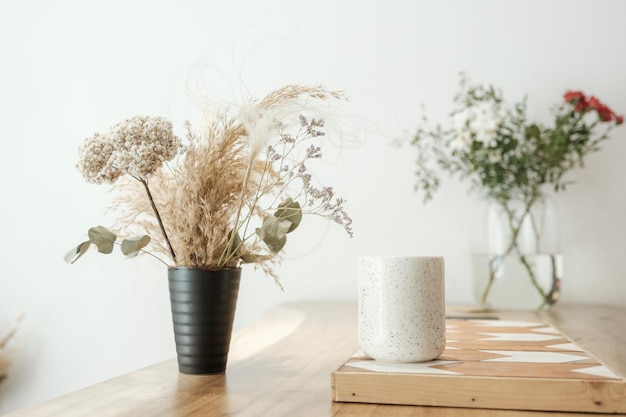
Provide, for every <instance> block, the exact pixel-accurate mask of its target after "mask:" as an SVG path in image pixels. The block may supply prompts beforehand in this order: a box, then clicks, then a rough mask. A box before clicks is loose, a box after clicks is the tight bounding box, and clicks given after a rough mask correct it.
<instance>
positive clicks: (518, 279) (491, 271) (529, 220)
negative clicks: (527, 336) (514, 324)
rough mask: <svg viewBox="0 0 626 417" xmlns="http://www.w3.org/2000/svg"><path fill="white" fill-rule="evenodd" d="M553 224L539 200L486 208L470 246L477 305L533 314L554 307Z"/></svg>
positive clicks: (558, 268)
mask: <svg viewBox="0 0 626 417" xmlns="http://www.w3.org/2000/svg"><path fill="white" fill-rule="evenodd" d="M557 220H558V219H557V216H556V208H555V206H554V204H553V201H552V199H551V198H550V197H549V196H546V195H545V194H538V195H536V196H535V197H533V198H530V199H526V200H523V201H522V200H519V201H518V200H508V201H505V202H498V201H490V202H489V203H488V208H487V209H486V216H485V218H484V219H483V222H482V223H481V224H480V225H478V228H477V229H476V231H475V232H474V238H475V239H474V242H473V254H472V278H473V286H474V296H475V298H476V300H477V301H478V303H479V304H481V305H482V306H484V307H487V308H493V309H516V310H519V309H529V310H539V309H544V308H548V307H549V306H551V305H553V304H554V303H556V302H557V301H558V299H559V296H560V286H561V279H562V275H563V259H562V255H561V253H560V244H559V232H558V222H557Z"/></svg>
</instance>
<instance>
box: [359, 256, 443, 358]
mask: <svg viewBox="0 0 626 417" xmlns="http://www.w3.org/2000/svg"><path fill="white" fill-rule="evenodd" d="M358 271H359V298H358V301H359V322H358V323H359V345H360V347H361V350H362V351H363V353H365V354H366V355H367V356H369V357H371V358H373V359H375V360H378V361H386V362H425V361H429V360H432V359H435V358H437V357H438V356H439V355H441V353H442V352H443V350H444V348H445V344H446V316H445V314H446V312H445V294H444V291H445V289H444V262H443V258H442V257H431V256H429V257H426V256H422V257H412V256H410V257H400V256H397V257H396V256H393V257H388V256H378V257H362V258H360V259H359V268H358Z"/></svg>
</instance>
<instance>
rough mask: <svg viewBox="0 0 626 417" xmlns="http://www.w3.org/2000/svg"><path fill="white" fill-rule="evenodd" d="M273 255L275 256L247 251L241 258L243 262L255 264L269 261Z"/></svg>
mask: <svg viewBox="0 0 626 417" xmlns="http://www.w3.org/2000/svg"><path fill="white" fill-rule="evenodd" d="M273 257H274V256H273V255H259V254H257V253H246V254H244V255H243V256H242V257H241V260H242V261H243V263H246V264H255V263H261V262H265V261H269V260H270V259H272V258H273Z"/></svg>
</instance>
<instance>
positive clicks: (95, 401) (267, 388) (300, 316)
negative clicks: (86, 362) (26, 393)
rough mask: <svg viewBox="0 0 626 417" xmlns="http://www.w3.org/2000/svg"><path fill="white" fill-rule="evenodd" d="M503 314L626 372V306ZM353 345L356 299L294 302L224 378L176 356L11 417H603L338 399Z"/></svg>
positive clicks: (241, 343)
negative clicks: (549, 328) (198, 371)
mask: <svg viewBox="0 0 626 417" xmlns="http://www.w3.org/2000/svg"><path fill="white" fill-rule="evenodd" d="M498 315H499V316H501V317H502V318H505V319H519V320H531V319H533V318H535V319H536V318H537V317H540V318H543V319H544V320H546V321H547V322H549V323H551V324H552V325H554V326H556V327H558V328H559V329H561V330H562V331H563V332H565V333H567V334H568V335H569V336H570V337H571V338H572V339H573V340H575V341H576V342H577V343H578V344H579V345H580V346H582V347H583V348H585V349H587V350H588V351H589V352H591V353H592V354H594V355H596V356H597V357H599V358H600V359H601V360H603V361H604V362H605V363H606V364H607V365H608V366H609V367H611V368H612V369H614V370H615V371H617V372H619V373H620V374H621V375H624V374H626V308H624V307H609V306H603V307H599V306H581V305H558V306H556V307H555V308H553V309H552V310H550V311H547V312H541V313H530V312H522V313H519V312H518V313H514V312H503V313H498ZM356 349H357V324H356V305H354V304H351V303H297V304H287V305H283V306H280V307H277V308H274V309H272V310H270V311H269V312H268V313H266V314H265V315H264V317H263V318H262V319H261V320H260V321H258V322H257V323H256V324H254V325H252V326H250V327H248V328H245V329H243V330H241V331H239V332H236V333H235V335H234V336H233V341H232V346H231V355H230V359H229V365H228V369H227V372H226V374H225V375H215V376H190V375H181V374H179V373H178V370H177V365H176V361H175V359H172V360H168V361H165V362H162V363H159V364H156V365H152V366H149V367H147V368H145V369H142V370H139V371H136V372H131V373H129V374H126V375H122V376H120V377H117V378H113V379H111V380H108V381H105V382H102V383H99V384H96V385H93V386H90V387H87V388H84V389H81V390H79V391H76V392H74V393H71V394H68V395H65V396H62V397H60V398H57V399H54V400H51V401H48V402H45V403H43V404H40V405H37V406H34V407H31V408H27V409H24V410H21V411H18V412H16V413H13V414H11V415H10V416H11V417H25V416H29V417H34V416H54V417H57V416H59V417H72V416H132V417H136V416H148V417H151V416H163V417H165V416H286V417H287V416H288V417H297V416H311V417H325V416H337V417H339V416H343V417H347V416H359V417H368V416H371V417H373V416H414V417H417V416H453V417H456V416H459V417H460V416H470V417H471V416H485V417H489V416H505V417H521V416H536V417H539V416H545V417H547V416H552V417H554V416H566V415H569V416H575V417H581V416H592V415H595V416H598V415H597V414H581V413H576V414H564V413H545V412H523V411H501V410H480V409H462V408H440V407H414V406H392V405H376V404H356V403H336V402H333V401H332V398H331V387H330V381H331V379H330V373H331V372H332V371H333V370H334V369H336V368H337V367H338V366H339V365H340V364H341V363H342V362H343V361H344V360H345V359H346V358H347V357H349V356H350V355H351V354H352V353H354V352H355V351H356Z"/></svg>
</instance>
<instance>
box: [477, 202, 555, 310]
mask: <svg viewBox="0 0 626 417" xmlns="http://www.w3.org/2000/svg"><path fill="white" fill-rule="evenodd" d="M537 197H538V194H537V193H533V197H532V198H531V199H530V200H529V201H528V202H527V203H526V207H525V208H524V211H523V213H522V215H521V216H520V218H519V221H518V222H517V224H516V221H515V215H514V213H513V212H512V211H511V210H510V209H509V208H508V206H507V205H506V203H502V204H501V205H502V208H503V209H504V211H505V212H506V214H507V217H508V221H509V228H510V230H511V241H510V242H509V246H508V247H507V249H506V251H505V252H504V254H502V255H496V256H494V257H493V258H492V259H491V260H490V261H489V281H488V282H487V286H486V287H485V290H484V291H483V294H482V297H481V302H482V304H487V298H488V297H489V293H490V292H491V287H492V286H493V283H494V281H495V275H496V272H497V271H498V269H499V268H500V266H501V265H502V263H503V262H504V260H505V259H506V257H507V256H508V255H510V254H511V253H512V252H513V250H515V252H517V254H518V255H519V260H520V262H521V264H522V265H523V266H524V268H525V269H526V271H527V272H528V275H529V276H530V280H531V282H532V284H533V286H534V287H535V289H536V290H537V291H538V292H539V294H540V295H541V298H542V300H543V303H542V305H541V306H540V308H542V307H543V306H544V305H545V304H546V302H547V296H546V293H545V291H543V289H542V288H541V286H540V285H539V283H538V282H537V278H536V277H535V273H534V272H533V269H532V266H531V265H530V263H529V262H528V260H527V259H526V256H525V255H524V254H523V253H522V251H521V250H520V248H519V246H518V243H517V238H518V236H519V233H520V231H521V228H522V224H523V223H524V220H525V218H526V216H528V215H530V216H531V221H532V222H533V228H534V226H535V224H534V221H533V220H534V219H532V214H531V208H532V206H533V204H534V203H535V202H536V201H537ZM535 232H536V230H535ZM496 263H497V265H496Z"/></svg>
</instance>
